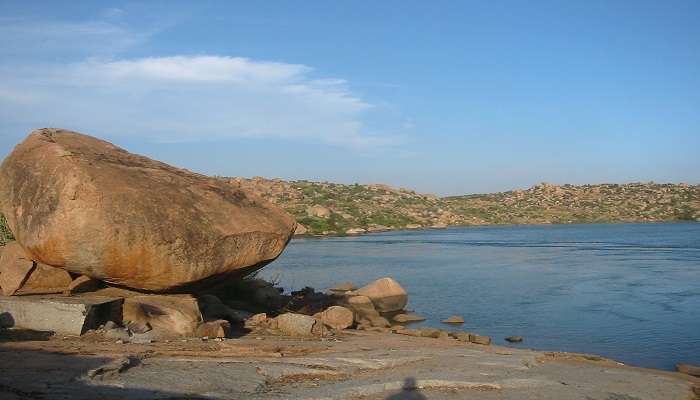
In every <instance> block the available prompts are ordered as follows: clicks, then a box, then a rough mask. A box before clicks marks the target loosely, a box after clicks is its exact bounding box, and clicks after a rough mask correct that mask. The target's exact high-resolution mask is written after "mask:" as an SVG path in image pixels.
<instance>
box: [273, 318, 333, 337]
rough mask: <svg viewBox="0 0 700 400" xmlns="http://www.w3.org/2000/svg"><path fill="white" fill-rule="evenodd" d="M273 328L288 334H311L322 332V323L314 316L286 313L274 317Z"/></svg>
mask: <svg viewBox="0 0 700 400" xmlns="http://www.w3.org/2000/svg"><path fill="white" fill-rule="evenodd" d="M272 327H273V328H277V329H279V330H280V331H281V332H282V333H283V334H285V335H289V336H312V335H321V334H322V333H323V324H322V323H321V322H320V321H317V320H316V318H314V317H311V316H308V315H304V314H294V313H286V314H281V315H278V316H277V317H275V318H274V324H273V326H272Z"/></svg>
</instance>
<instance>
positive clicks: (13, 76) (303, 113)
mask: <svg viewBox="0 0 700 400" xmlns="http://www.w3.org/2000/svg"><path fill="white" fill-rule="evenodd" d="M125 15H127V13H126V11H124V10H122V9H106V10H103V12H102V13H101V17H100V18H97V19H95V20H92V21H77V22H76V21H69V22H65V21H45V20H41V21H38V20H28V19H23V18H4V19H3V18H0V37H3V41H0V78H1V79H0V118H1V119H3V120H4V121H5V122H6V125H11V126H25V125H28V124H31V126H33V127H39V126H58V127H66V128H71V129H76V130H82V131H85V132H89V133H94V134H97V135H108V136H112V137H114V136H122V135H133V136H139V137H143V138H147V139H151V140H158V141H199V140H226V139H234V138H285V139H290V140H307V141H318V142H322V143H328V144H333V145H339V146H349V147H364V148H367V147H378V146H385V145H390V144H396V143H397V142H398V141H399V139H398V136H397V135H396V132H400V131H401V130H402V128H401V126H402V124H401V122H397V124H396V126H397V129H396V130H394V131H392V132H391V133H389V132H387V130H386V127H382V128H381V129H373V128H372V126H371V124H369V123H368V122H367V121H371V118H370V117H369V115H370V114H372V113H373V112H375V109H376V107H375V106H373V105H372V104H370V103H369V102H367V101H366V100H364V99H363V98H361V97H360V96H359V95H357V94H356V93H353V91H352V90H351V89H350V88H351V83H350V82H348V81H347V80H345V79H340V78H337V77H327V76H321V75H322V74H320V73H318V72H317V71H315V70H314V69H313V68H312V67H311V66H308V65H302V64H292V63H285V62H277V61H266V60H254V59H250V58H245V57H235V56H228V55H206V54H205V55H201V54H200V55H174V56H159V57H128V56H125V54H129V52H128V51H126V50H127V49H130V48H133V47H137V46H139V45H140V44H143V43H147V42H148V41H149V40H150V38H151V36H153V35H154V34H155V32H156V31H154V30H152V31H145V30H138V29H134V28H130V27H129V26H128V25H127V24H126V23H125V22H126V21H125V20H126V19H125ZM1 55H7V56H8V57H5V58H4V61H3V60H1V59H2V58H3V57H1ZM11 56H18V57H17V59H14V58H13V57H11ZM24 56H26V58H23V57H24Z"/></svg>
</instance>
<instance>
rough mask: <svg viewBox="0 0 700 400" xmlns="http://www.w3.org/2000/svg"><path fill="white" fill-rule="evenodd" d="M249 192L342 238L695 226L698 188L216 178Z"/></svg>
mask: <svg viewBox="0 0 700 400" xmlns="http://www.w3.org/2000/svg"><path fill="white" fill-rule="evenodd" d="M222 179H226V180H227V181H229V182H230V183H232V184H236V185H242V186H244V187H247V188H250V189H253V190H255V191H256V192H258V193H260V194H261V195H262V196H263V197H266V198H268V199H269V200H271V201H273V202H274V203H277V204H279V205H280V206H282V207H284V208H285V209H286V210H287V211H289V212H290V213H292V214H293V215H294V216H295V217H296V218H297V221H298V222H299V223H300V224H301V227H300V229H299V231H298V233H299V234H310V235H333V234H337V235H344V234H358V233H365V232H377V231H383V230H393V229H419V228H444V227H447V226H459V225H486V224H551V223H592V222H658V221H679V220H700V185H686V184H655V183H630V184H600V185H583V186H574V185H562V186H559V185H553V184H548V183H542V184H539V185H536V186H533V187H531V188H529V189H527V190H513V191H509V192H502V193H491V194H474V195H465V196H452V197H445V198H438V197H436V196H433V195H429V194H420V193H416V192H415V191H413V190H408V189H397V188H392V187H390V186H387V185H359V184H354V185H343V184H337V183H329V182H310V181H289V182H288V181H283V180H280V179H271V180H270V179H264V178H259V177H256V178H252V179H244V178H222Z"/></svg>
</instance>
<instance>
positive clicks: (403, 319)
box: [392, 313, 425, 324]
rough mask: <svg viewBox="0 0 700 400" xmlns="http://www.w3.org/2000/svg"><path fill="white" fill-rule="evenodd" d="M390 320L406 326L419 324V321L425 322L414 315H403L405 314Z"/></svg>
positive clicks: (420, 317)
mask: <svg viewBox="0 0 700 400" xmlns="http://www.w3.org/2000/svg"><path fill="white" fill-rule="evenodd" d="M392 320H393V321H394V322H398V323H400V324H407V323H411V322H420V321H425V318H423V317H422V316H420V315H418V314H416V313H405V314H398V315H395V316H394V317H393V318H392Z"/></svg>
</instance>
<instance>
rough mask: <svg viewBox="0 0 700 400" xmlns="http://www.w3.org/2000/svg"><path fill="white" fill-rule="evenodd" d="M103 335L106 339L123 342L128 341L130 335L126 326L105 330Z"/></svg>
mask: <svg viewBox="0 0 700 400" xmlns="http://www.w3.org/2000/svg"><path fill="white" fill-rule="evenodd" d="M104 337H105V338H107V339H117V340H122V341H124V342H128V341H129V339H131V336H129V331H127V330H126V328H119V327H117V328H114V329H110V330H108V331H105V333H104Z"/></svg>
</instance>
